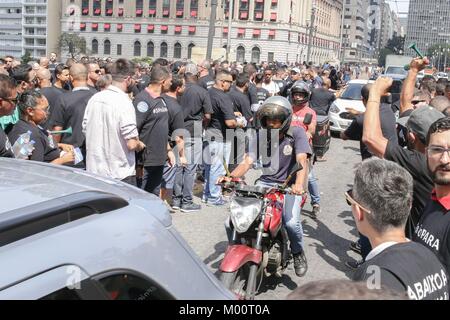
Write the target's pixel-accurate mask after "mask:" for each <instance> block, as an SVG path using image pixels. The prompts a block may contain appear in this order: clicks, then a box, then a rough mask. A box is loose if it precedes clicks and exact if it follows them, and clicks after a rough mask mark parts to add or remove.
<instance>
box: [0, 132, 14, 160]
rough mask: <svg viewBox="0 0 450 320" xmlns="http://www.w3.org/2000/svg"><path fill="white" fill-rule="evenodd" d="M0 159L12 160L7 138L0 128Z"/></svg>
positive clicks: (12, 155) (12, 156) (10, 147)
mask: <svg viewBox="0 0 450 320" xmlns="http://www.w3.org/2000/svg"><path fill="white" fill-rule="evenodd" d="M0 158H14V154H13V152H12V146H11V143H10V141H9V138H8V136H7V135H6V134H5V132H4V131H3V129H2V128H1V127H0Z"/></svg>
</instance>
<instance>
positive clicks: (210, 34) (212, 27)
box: [206, 0, 229, 60]
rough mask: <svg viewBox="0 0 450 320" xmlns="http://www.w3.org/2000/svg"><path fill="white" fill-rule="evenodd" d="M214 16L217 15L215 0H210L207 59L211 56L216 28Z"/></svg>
mask: <svg viewBox="0 0 450 320" xmlns="http://www.w3.org/2000/svg"><path fill="white" fill-rule="evenodd" d="M216 17H217V0H211V18H210V20H209V32H208V46H207V48H206V59H207V60H210V59H211V57H212V47H213V41H214V34H215V29H216ZM228 32H229V30H228Z"/></svg>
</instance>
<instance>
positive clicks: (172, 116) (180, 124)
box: [162, 94, 184, 141]
mask: <svg viewBox="0 0 450 320" xmlns="http://www.w3.org/2000/svg"><path fill="white" fill-rule="evenodd" d="M162 97H163V99H164V101H165V102H166V106H167V110H168V112H169V141H172V134H173V132H174V131H175V130H178V129H184V114H183V110H182V108H181V106H180V104H179V103H178V100H177V99H175V98H173V97H170V96H168V95H166V94H163V95H162ZM179 134H180V133H179Z"/></svg>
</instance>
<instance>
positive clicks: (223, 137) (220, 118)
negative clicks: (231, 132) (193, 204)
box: [202, 70, 244, 206]
mask: <svg viewBox="0 0 450 320" xmlns="http://www.w3.org/2000/svg"><path fill="white" fill-rule="evenodd" d="M232 83H233V78H232V76H231V74H230V72H228V71H223V70H222V71H219V72H218V73H217V75H216V83H215V84H214V86H213V87H212V88H211V89H209V95H210V98H211V104H212V107H213V111H214V114H213V115H212V117H211V122H210V123H209V126H208V128H207V129H206V133H205V138H206V142H205V148H206V150H205V152H204V155H205V159H204V160H205V188H204V190H203V199H202V200H203V201H204V202H206V203H208V204H211V205H213V206H223V205H225V202H224V200H223V199H222V189H221V187H220V186H218V185H216V181H217V179H218V178H219V176H221V175H224V174H225V168H224V165H225V164H226V165H228V164H229V160H230V153H231V141H228V140H227V134H226V132H227V129H236V128H239V127H240V128H242V127H244V123H243V122H240V123H238V121H237V118H236V114H235V112H234V107H233V102H232V101H231V99H230V97H229V95H228V94H227V92H228V91H229V90H230V87H231V84H232Z"/></svg>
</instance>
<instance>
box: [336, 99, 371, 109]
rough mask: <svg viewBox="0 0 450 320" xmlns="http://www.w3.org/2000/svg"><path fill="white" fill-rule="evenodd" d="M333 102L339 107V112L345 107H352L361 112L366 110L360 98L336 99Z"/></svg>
mask: <svg viewBox="0 0 450 320" xmlns="http://www.w3.org/2000/svg"><path fill="white" fill-rule="evenodd" d="M334 104H335V105H336V106H337V107H338V108H339V110H340V112H345V111H346V110H345V108H352V109H355V110H357V111H361V112H365V111H366V108H365V107H364V104H363V103H362V101H361V100H345V99H337V100H336V101H335V102H334Z"/></svg>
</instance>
